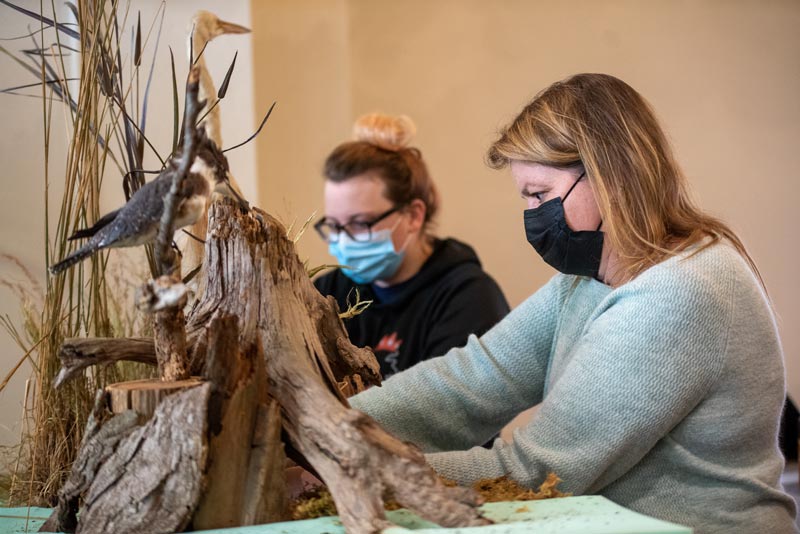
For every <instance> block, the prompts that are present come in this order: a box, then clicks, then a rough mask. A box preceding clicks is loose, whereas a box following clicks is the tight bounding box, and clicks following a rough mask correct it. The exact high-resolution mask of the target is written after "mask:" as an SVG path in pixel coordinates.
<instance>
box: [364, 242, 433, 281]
mask: <svg viewBox="0 0 800 534" xmlns="http://www.w3.org/2000/svg"><path fill="white" fill-rule="evenodd" d="M432 252H433V238H431V237H430V236H428V235H425V234H419V236H417V238H415V239H414V241H413V242H412V243H409V244H408V248H407V249H406V255H405V257H404V258H403V263H401V264H400V267H399V268H398V269H397V272H396V273H394V276H392V277H391V278H387V279H386V280H376V281H375V285H376V286H378V287H389V286H394V285H397V284H401V283H403V282H405V281H406V280H409V279H411V277H413V276H414V275H415V274H417V273H418V272H419V270H420V269H421V268H422V265H423V264H424V263H425V261H426V260H427V259H428V258H429V257H430V256H431V253H432Z"/></svg>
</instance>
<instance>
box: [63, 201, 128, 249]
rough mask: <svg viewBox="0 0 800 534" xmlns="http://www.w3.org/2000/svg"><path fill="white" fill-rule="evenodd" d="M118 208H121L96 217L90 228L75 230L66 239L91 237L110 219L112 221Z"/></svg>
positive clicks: (118, 210)
mask: <svg viewBox="0 0 800 534" xmlns="http://www.w3.org/2000/svg"><path fill="white" fill-rule="evenodd" d="M120 209H121V208H119V209H115V210H114V211H112V212H110V213H106V214H105V215H103V216H102V217H100V218H99V219H97V222H96V223H94V224H93V225H92V226H91V227H90V228H82V229H80V230H78V231H77V232H75V233H74V234H72V235H71V236H70V237H69V238H68V239H67V241H74V240H76V239H83V238H85V237H92V236H93V235H94V234H96V233H97V232H98V231H99V230H100V229H101V228H103V227H104V226H106V225H108V224H109V223H110V222H111V221H113V220H114V218H115V217H116V216H117V214H118V213H119V212H120Z"/></svg>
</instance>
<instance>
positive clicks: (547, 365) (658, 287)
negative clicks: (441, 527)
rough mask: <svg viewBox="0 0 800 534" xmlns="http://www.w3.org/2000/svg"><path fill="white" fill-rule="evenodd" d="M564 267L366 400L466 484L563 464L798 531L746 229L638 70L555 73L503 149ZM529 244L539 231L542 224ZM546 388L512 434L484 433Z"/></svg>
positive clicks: (679, 512)
mask: <svg viewBox="0 0 800 534" xmlns="http://www.w3.org/2000/svg"><path fill="white" fill-rule="evenodd" d="M488 161H489V164H490V165H491V166H492V167H494V168H498V169H499V168H503V167H507V166H508V167H510V169H511V174H512V176H513V178H514V181H515V183H516V188H517V191H518V192H519V193H520V194H521V195H522V197H523V198H524V199H525V202H526V207H527V209H525V211H524V216H523V217H522V219H523V221H521V222H524V227H525V233H526V235H527V240H528V242H529V243H530V245H531V246H533V247H534V248H535V249H536V251H537V252H538V253H539V254H540V255H541V257H542V259H543V260H544V261H545V262H547V263H548V264H549V265H550V266H552V267H553V268H554V269H556V270H557V271H559V273H558V274H556V275H555V276H554V277H553V278H552V279H551V280H550V281H549V282H548V283H547V284H545V285H544V286H543V287H542V288H541V289H539V290H538V291H537V292H536V293H535V294H534V295H532V296H531V297H529V298H528V299H527V300H526V301H525V302H523V303H522V304H521V305H520V306H519V307H517V308H516V309H515V310H513V311H512V312H511V313H509V314H508V316H507V317H506V318H505V319H503V320H502V321H501V322H500V323H498V324H497V325H496V326H495V327H494V328H492V329H491V330H490V331H489V332H487V333H486V334H485V335H483V336H482V337H480V338H476V337H470V339H469V341H468V342H467V344H466V346H464V347H463V348H455V349H452V350H450V351H449V352H448V353H447V354H446V355H445V356H443V357H442V358H436V359H433V360H427V361H424V362H422V363H420V364H419V365H417V366H415V367H414V368H412V369H409V370H408V371H405V372H403V373H399V374H397V375H395V376H393V377H392V378H390V379H389V380H387V381H386V382H384V384H383V386H382V387H376V388H371V389H369V390H367V391H365V392H363V393H360V394H359V395H356V396H355V397H353V398H351V399H350V401H351V405H352V406H353V407H354V408H356V409H359V410H362V411H364V412H366V413H367V414H369V415H371V416H372V417H373V418H375V419H376V420H377V421H378V422H379V423H380V424H381V425H382V426H383V427H384V428H386V429H387V430H389V431H390V432H392V433H393V434H395V435H396V436H398V437H400V438H401V439H403V440H406V441H410V442H413V443H416V444H417V445H419V446H420V447H422V448H423V450H424V451H425V452H427V453H428V454H427V455H426V459H427V460H428V462H429V463H430V464H431V465H432V466H433V468H434V469H435V470H436V471H438V472H439V473H440V474H441V475H442V476H444V477H446V478H449V479H453V480H456V481H457V482H459V483H461V484H470V483H473V482H475V481H478V480H481V479H486V478H495V477H499V476H501V475H506V474H507V475H509V476H510V477H511V478H512V479H514V480H516V481H517V482H519V483H521V484H523V485H525V486H528V487H537V486H538V485H539V484H541V483H542V481H543V480H544V479H545V477H546V476H547V474H548V473H550V472H555V473H556V474H557V475H558V476H559V477H561V479H562V480H563V485H562V487H561V488H560V489H562V490H563V491H568V492H572V493H574V494H575V495H583V494H599V495H603V496H605V497H607V498H609V499H610V500H612V501H614V502H616V503H619V504H621V505H623V506H626V507H628V508H630V509H632V510H634V511H637V512H640V513H643V514H647V515H650V516H654V517H657V518H661V519H665V520H667V521H672V522H675V523H679V524H683V525H687V526H690V527H692V528H693V529H694V533H695V534H723V533H724V534H735V533H739V534H750V533H755V532H765V533H766V532H769V533H781V534H786V533H795V532H797V531H798V529H797V525H796V523H795V517H796V505H795V503H794V501H793V499H792V498H791V497H790V496H789V495H787V494H786V493H785V491H784V490H783V487H782V486H781V482H780V476H781V473H782V472H783V467H784V462H783V458H782V456H781V453H780V449H779V448H778V439H777V436H778V422H779V419H780V414H781V408H782V406H783V401H784V397H785V393H786V390H785V374H784V367H783V355H782V352H781V344H780V339H779V337H778V332H777V328H776V325H775V317H774V314H773V311H772V309H771V306H770V303H769V300H768V298H767V295H766V290H765V288H764V285H763V282H762V280H761V277H760V275H759V273H758V269H757V268H756V266H755V264H754V262H753V260H752V258H751V257H750V255H749V254H748V252H747V250H746V249H745V247H744V245H743V244H742V242H741V240H740V239H739V238H738V237H737V236H736V234H735V233H734V232H733V231H732V230H731V229H730V227H729V226H728V225H726V224H725V223H723V222H722V221H720V220H718V219H716V218H714V217H711V216H710V215H708V214H706V213H705V212H704V211H703V210H701V209H700V208H699V207H698V206H697V205H696V204H695V203H694V202H693V200H692V198H691V196H690V194H689V188H688V185H687V183H686V180H685V178H684V176H683V173H682V172H681V170H680V167H679V166H678V164H677V162H676V160H675V158H674V156H673V154H672V151H671V149H670V146H669V143H668V142H667V139H666V136H665V135H664V132H663V131H662V129H661V127H660V125H659V123H658V121H657V120H656V117H655V114H654V112H653V111H652V109H651V108H650V106H649V104H648V103H647V102H646V101H645V100H644V98H643V97H642V96H641V95H639V93H637V92H636V91H635V90H634V89H632V88H631V87H630V86H629V85H627V84H626V83H624V82H623V81H621V80H619V79H617V78H614V77H613V76H609V75H604V74H579V75H576V76H573V77H570V78H568V79H566V80H563V81H561V82H557V83H554V84H553V85H551V86H550V87H548V88H546V89H545V90H544V91H542V92H541V93H539V94H538V95H537V96H536V97H535V98H534V100H533V101H532V102H531V103H530V104H528V105H527V106H526V107H525V108H524V109H523V110H522V112H521V113H520V114H519V115H518V116H517V118H516V119H514V121H513V122H512V123H511V124H510V125H509V126H508V127H506V128H505V129H504V130H503V131H502V133H501V135H500V137H499V139H498V140H497V141H496V142H495V143H494V144H493V145H492V146H491V148H490V150H489V152H488ZM526 246H527V244H526ZM534 405H539V409H538V411H537V412H536V414H535V415H534V416H533V418H532V419H531V420H530V422H529V423H528V424H526V425H525V426H523V427H521V428H518V429H517V430H515V431H514V434H513V440H512V441H511V442H508V443H506V442H504V441H503V440H499V439H498V440H495V441H494V444H493V446H492V447H491V448H483V447H481V445H482V444H484V443H485V442H486V440H487V439H488V438H489V437H490V436H493V435H495V434H496V433H497V432H498V431H499V430H500V428H502V427H503V426H504V425H505V424H507V423H508V422H509V421H510V420H511V419H512V418H513V417H514V416H516V415H517V414H518V413H520V412H522V411H523V410H525V409H527V408H530V407H531V406H534Z"/></svg>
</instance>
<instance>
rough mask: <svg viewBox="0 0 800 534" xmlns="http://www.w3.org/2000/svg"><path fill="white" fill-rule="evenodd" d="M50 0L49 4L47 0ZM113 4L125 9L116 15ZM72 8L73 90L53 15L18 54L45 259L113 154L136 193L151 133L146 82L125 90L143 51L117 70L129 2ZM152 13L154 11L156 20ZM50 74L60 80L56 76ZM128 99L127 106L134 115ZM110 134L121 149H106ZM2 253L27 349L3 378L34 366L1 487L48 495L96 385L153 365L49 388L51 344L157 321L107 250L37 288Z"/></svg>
mask: <svg viewBox="0 0 800 534" xmlns="http://www.w3.org/2000/svg"><path fill="white" fill-rule="evenodd" d="M52 8H53V12H54V14H55V12H56V9H55V5H54V4H52ZM118 11H120V14H122V15H123V16H122V21H121V22H120V20H119V17H118ZM75 14H76V16H77V23H78V26H77V31H78V32H79V33H80V46H79V48H80V49H81V54H80V85H79V88H78V91H77V94H76V95H73V92H72V87H71V86H70V85H69V84H68V83H67V82H66V81H65V80H67V79H68V78H67V76H66V72H67V69H66V67H65V61H64V56H65V55H67V54H68V53H69V52H68V50H69V48H68V47H71V46H77V45H75V44H74V42H70V43H69V45H68V44H66V43H62V39H64V38H65V37H66V34H67V33H69V32H68V31H67V30H65V29H64V26H63V25H60V23H59V21H58V20H57V19H56V18H55V17H54V18H53V21H52V22H53V23H54V25H55V26H56V27H57V28H59V29H58V30H55V29H49V30H48V31H49V32H52V33H53V34H54V36H55V40H56V44H55V45H53V46H51V47H49V48H47V49H45V48H44V47H43V46H39V43H38V42H37V41H36V37H32V39H33V40H34V43H35V44H36V45H37V46H36V47H35V48H37V49H39V50H41V53H40V54H39V55H35V54H34V55H32V54H27V55H25V57H23V58H21V59H20V60H19V61H18V62H19V63H21V64H23V65H28V66H27V67H26V68H27V70H28V71H29V72H33V73H37V72H38V74H39V80H40V87H41V101H42V120H43V125H44V139H43V149H44V180H45V197H44V207H45V209H44V213H45V215H44V216H45V228H46V236H45V240H46V246H45V250H44V255H45V263H46V265H47V266H48V267H49V265H50V264H52V263H55V262H56V261H58V260H59V259H61V258H63V257H65V256H66V255H67V254H68V253H69V252H70V251H71V250H72V249H73V248H74V247H75V244H74V242H70V241H68V240H67V238H68V237H69V236H70V235H71V234H72V233H73V232H74V231H75V230H76V229H78V228H80V227H85V226H89V225H91V224H92V223H94V222H95V221H96V220H97V219H98V218H99V217H100V190H101V187H102V185H103V175H104V173H105V170H106V164H107V163H108V162H109V161H110V162H111V163H112V165H114V166H115V167H116V170H118V171H119V173H120V175H126V176H130V177H131V178H130V179H129V180H127V181H126V183H125V184H124V185H125V189H126V194H132V192H133V191H135V190H136V189H138V187H141V185H142V184H143V183H144V178H143V176H142V174H141V173H138V172H133V173H129V172H128V171H132V170H137V169H141V162H142V159H143V151H144V146H145V143H147V144H148V145H149V142H147V140H146V139H145V138H144V132H143V127H144V121H140V117H139V114H140V113H144V112H145V109H146V99H147V91H146V90H145V93H144V100H143V104H142V106H141V107H140V106H139V102H138V98H136V100H135V104H131V102H130V101H131V100H133V97H134V96H138V95H139V87H138V70H139V65H138V64H137V65H133V63H139V62H140V61H135V62H134V61H130V63H131V65H130V69H131V72H132V74H131V76H130V78H129V80H130V82H129V83H128V84H127V85H126V84H125V83H124V82H123V78H122V73H123V72H125V69H124V66H128V64H129V62H128V61H127V60H126V62H125V63H124V64H123V61H122V56H123V53H122V50H121V47H120V38H121V36H120V33H121V32H122V30H123V29H124V28H126V27H127V11H125V12H124V13H122V10H121V9H120V8H119V3H118V2H117V1H113V2H110V3H107V2H105V1H104V0H80V1H79V2H78V6H77V11H76V13H75ZM31 16H34V17H35V14H33V15H31ZM45 23H47V21H45V20H42V19H41V16H40V18H39V25H40V30H41V34H42V39H44V38H45V37H44V35H45V30H46V29H47V28H46V27H45ZM154 25H155V21H154V23H153V25H151V30H150V31H151V32H152V28H153V26H154ZM70 31H71V30H70ZM149 36H150V33H148V37H149ZM136 41H137V50H136V53H137V55H138V56H139V59H140V58H141V55H140V54H141V51H140V46H141V45H140V43H141V30H138V31H137V38H136ZM145 46H146V40H145ZM3 51H4V52H5V50H3ZM50 58H52V59H50ZM23 60H27V63H26V62H25V61H23ZM29 64H32V65H33V68H32V67H30V65H29ZM53 79H56V80H58V81H57V82H55V83H53V82H51V80H53ZM54 101H56V102H58V101H60V102H61V103H62V104H63V106H62V111H61V112H62V113H63V114H64V115H65V118H66V124H67V130H68V131H67V135H68V136H69V150H68V155H67V161H66V165H65V174H64V194H63V196H62V197H61V198H60V199H55V200H56V201H57V203H56V204H54V205H51V201H52V200H53V199H51V198H50V197H51V194H50V190H49V187H48V183H49V179H50V177H49V176H48V168H49V164H50V161H49V159H50V158H49V154H50V150H49V148H50V135H51V124H52V118H53V116H54V113H58V110H57V109H58V108H57V107H56V109H54V106H53V103H54ZM129 108H133V110H134V111H133V115H134V116H131V113H129V111H128V109H129ZM137 122H139V123H140V124H141V126H138V125H137ZM114 142H115V143H116V145H117V152H118V154H115V153H114V151H113V150H112V147H111V145H112V144H113V143H114ZM153 150H154V149H153ZM51 210H55V211H56V212H57V219H56V220H55V221H52V222H51V221H50V220H49V214H50V212H51ZM51 227H52V228H53V231H52V233H51ZM0 259H2V260H4V261H6V262H10V263H13V264H16V266H17V267H18V270H19V271H20V272H21V273H22V275H23V280H22V281H15V280H10V279H3V280H0V285H2V286H4V287H6V288H8V289H10V290H11V292H12V293H13V294H14V296H15V297H16V298H17V299H18V300H19V303H20V308H21V310H22V316H23V323H22V325H21V326H19V327H17V326H16V325H14V324H13V322H12V321H11V319H10V318H9V317H4V318H0V322H2V326H3V327H5V329H6V331H7V332H8V333H9V335H11V337H12V338H13V339H14V341H15V342H16V343H17V345H18V346H19V347H20V349H21V350H22V353H23V356H22V358H20V360H19V363H18V365H16V366H15V367H14V369H12V370H11V372H9V373H8V375H7V376H6V378H5V380H4V382H3V384H2V386H0V390H2V388H3V387H4V386H5V384H6V383H7V382H8V380H10V379H11V377H12V376H13V375H14V373H16V372H17V370H18V369H19V368H20V367H21V365H22V363H23V362H24V361H25V360H28V361H30V362H31V364H32V366H33V369H34V371H33V374H32V376H31V378H30V379H29V380H28V382H27V383H26V388H25V394H24V399H23V414H22V425H21V426H22V429H21V436H20V444H19V446H18V447H13V448H9V449H6V450H3V451H0V457H2V459H3V462H4V463H5V464H6V465H7V466H8V467H9V471H10V473H11V475H10V477H8V478H7V479H3V480H2V484H1V485H0V488H1V489H0V497H3V498H4V502H7V503H9V504H12V505H13V504H30V505H45V506H47V505H50V504H52V501H53V498H54V497H55V495H56V494H57V492H58V490H59V489H60V487H61V485H62V483H63V481H64V480H65V477H66V475H67V473H68V471H69V469H70V467H71V465H72V462H73V460H74V458H75V455H76V453H77V450H78V447H79V445H80V441H81V438H82V435H83V429H84V427H85V425H86V420H87V416H88V413H89V411H90V409H91V406H92V404H93V402H94V391H95V390H96V389H97V388H102V387H104V386H105V385H106V384H109V383H113V382H118V381H121V380H126V379H133V378H142V377H145V376H152V374H153V372H152V370H151V369H150V368H149V367H146V366H143V365H142V364H134V363H121V364H116V365H113V366H108V367H105V368H95V369H91V370H90V371H88V372H87V373H86V374H85V375H84V376H81V377H78V378H77V379H75V380H73V381H71V382H68V383H67V384H65V385H63V386H62V387H61V388H60V389H58V390H55V389H53V386H52V385H53V380H54V378H55V376H56V374H57V372H58V370H59V367H60V362H59V359H58V351H59V348H60V346H61V343H62V341H63V340H64V339H65V338H67V337H78V336H98V337H111V336H131V335H146V334H147V332H148V331H152V325H150V324H149V323H148V321H147V320H146V319H143V318H142V317H139V316H136V315H135V313H134V312H131V311H130V310H131V309H132V307H131V306H129V305H128V303H127V301H128V295H129V293H130V291H128V289H129V287H128V286H129V285H130V284H127V285H126V280H129V279H131V276H130V275H132V274H133V273H126V272H124V271H117V272H116V273H114V272H113V271H112V270H109V265H108V257H107V255H106V254H97V255H96V256H94V257H93V258H92V259H91V260H89V261H88V262H86V263H84V264H81V265H79V266H77V267H76V268H74V269H71V270H69V271H67V272H66V273H65V275H63V276H56V277H48V278H47V281H46V284H45V287H43V288H42V287H41V286H40V285H39V284H38V283H37V282H36V279H35V277H33V276H32V275H31V273H30V272H29V271H28V270H27V269H26V268H25V267H24V266H23V265H22V264H21V263H20V262H19V261H18V260H17V259H16V258H13V257H10V256H7V255H6V256H2V257H1V258H0ZM134 278H135V277H134Z"/></svg>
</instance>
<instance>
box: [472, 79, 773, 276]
mask: <svg viewBox="0 0 800 534" xmlns="http://www.w3.org/2000/svg"><path fill="white" fill-rule="evenodd" d="M515 160H518V161H527V162H534V163H540V164H542V165H548V166H552V167H559V168H570V167H575V166H583V168H584V170H585V171H586V176H587V179H588V181H589V184H590V185H591V187H592V191H593V192H594V196H595V199H596V200H597V203H598V206H599V208H600V214H601V217H602V220H603V229H604V231H605V233H606V236H605V239H606V240H607V241H608V242H609V243H610V244H611V246H612V247H613V248H614V250H615V252H616V253H617V254H618V256H619V261H620V268H621V271H622V274H623V278H624V280H625V281H627V280H631V279H633V278H635V277H636V276H638V275H639V274H640V273H641V272H642V271H644V270H645V269H647V268H649V267H651V266H653V265H655V264H657V263H659V262H661V261H663V260H665V259H667V257H669V256H672V255H675V254H676V253H678V252H680V251H683V250H685V249H687V248H689V247H691V246H694V245H698V247H697V250H696V251H695V252H694V253H697V252H699V251H701V250H703V249H704V248H706V247H709V246H711V245H713V244H715V243H717V242H719V241H720V240H721V239H726V240H728V241H729V242H730V243H731V244H732V245H733V246H734V248H735V249H736V250H737V251H738V252H739V253H740V254H741V255H742V256H743V257H744V258H745V259H746V261H747V262H748V264H749V265H750V267H751V268H752V270H753V272H754V273H755V274H756V276H757V277H758V278H759V280H760V281H761V284H762V286H763V285H764V284H763V280H762V279H761V275H760V273H759V272H758V269H757V268H756V265H755V263H754V262H753V259H752V258H751V257H750V255H749V254H748V252H747V250H746V249H745V247H744V245H743V244H742V242H741V240H740V239H739V238H738V237H737V236H736V234H735V233H734V232H733V231H732V230H731V229H730V228H729V227H728V226H727V225H726V224H725V223H723V222H722V221H720V220H719V219H716V218H715V217H712V216H710V215H708V214H706V213H704V212H703V211H702V210H701V209H700V208H699V207H698V206H697V205H696V204H695V202H694V200H693V199H692V198H691V195H690V191H689V186H688V184H687V181H686V178H685V176H684V174H683V172H682V171H681V169H680V167H679V165H678V163H677V161H676V160H675V157H674V155H673V153H672V149H671V147H670V144H669V142H668V141H667V138H666V136H665V135H664V132H663V130H662V129H661V126H660V125H659V123H658V120H657V119H656V116H655V113H654V112H653V110H652V108H651V107H650V105H649V104H648V103H647V102H646V101H645V99H644V98H643V97H642V96H641V95H640V94H639V93H637V92H636V91H635V90H634V89H633V88H632V87H630V86H629V85H628V84H626V83H625V82H623V81H622V80H619V79H618V78H615V77H613V76H609V75H607V74H577V75H575V76H572V77H570V78H567V79H565V80H563V81H560V82H556V83H554V84H552V85H551V86H550V87H548V88H546V89H545V90H544V91H542V92H540V93H539V94H538V95H536V97H535V98H534V99H533V101H531V103H530V104H528V105H527V106H526V107H525V108H524V109H523V110H522V112H521V113H520V114H519V115H518V116H517V117H516V118H515V119H514V120H513V121H512V122H511V124H510V125H509V126H507V127H506V128H505V129H504V130H503V131H502V132H501V135H500V138H499V139H498V140H497V141H495V142H494V144H492V146H491V147H490V148H489V151H488V154H487V163H488V164H489V166H491V167H492V168H495V169H500V168H502V167H505V166H506V165H508V164H509V163H510V162H511V161H515Z"/></svg>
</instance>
